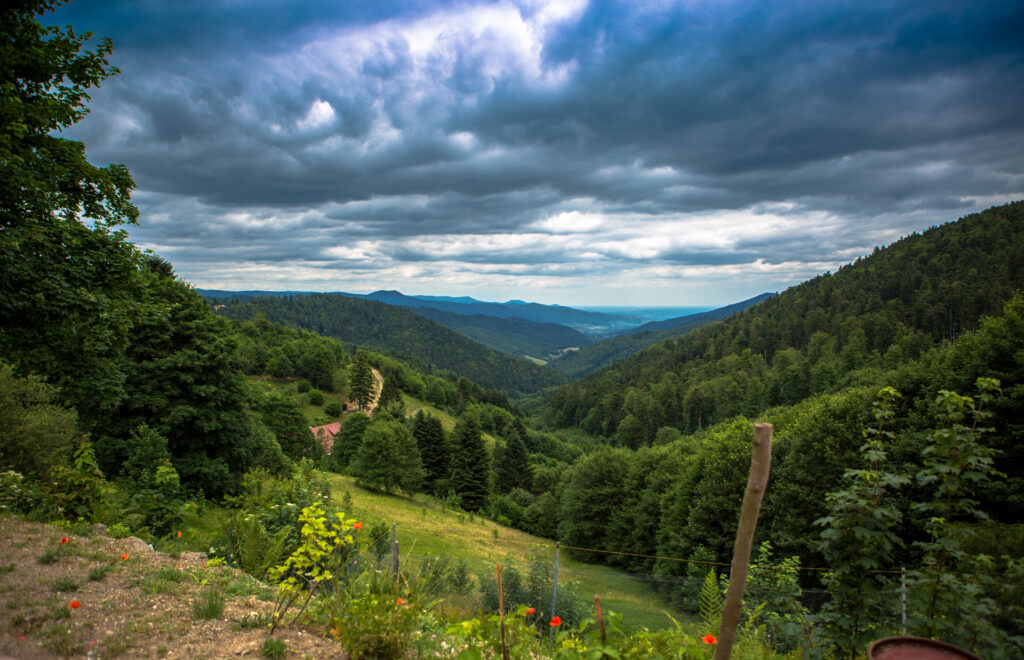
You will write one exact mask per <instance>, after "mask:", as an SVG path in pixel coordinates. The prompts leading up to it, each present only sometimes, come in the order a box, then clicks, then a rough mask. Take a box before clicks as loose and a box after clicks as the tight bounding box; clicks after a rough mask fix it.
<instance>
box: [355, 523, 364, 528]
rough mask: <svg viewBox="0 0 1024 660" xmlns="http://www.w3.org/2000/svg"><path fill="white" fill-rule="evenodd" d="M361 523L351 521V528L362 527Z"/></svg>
mask: <svg viewBox="0 0 1024 660" xmlns="http://www.w3.org/2000/svg"><path fill="white" fill-rule="evenodd" d="M362 528H363V523H352V529H362Z"/></svg>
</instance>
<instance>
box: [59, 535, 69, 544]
mask: <svg viewBox="0 0 1024 660" xmlns="http://www.w3.org/2000/svg"><path fill="white" fill-rule="evenodd" d="M70 540H71V539H69V538H68V537H66V536H62V537H60V544H61V545H64V544H65V543H67V542H68V541H70Z"/></svg>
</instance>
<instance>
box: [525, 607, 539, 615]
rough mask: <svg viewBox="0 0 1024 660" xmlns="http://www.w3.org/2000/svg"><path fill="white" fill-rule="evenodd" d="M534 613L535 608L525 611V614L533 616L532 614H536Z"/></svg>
mask: <svg viewBox="0 0 1024 660" xmlns="http://www.w3.org/2000/svg"><path fill="white" fill-rule="evenodd" d="M536 611H537V610H536V609H535V608H533V607H531V608H530V609H528V610H526V613H527V614H533V613H534V612H536Z"/></svg>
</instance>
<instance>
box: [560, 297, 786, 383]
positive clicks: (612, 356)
mask: <svg viewBox="0 0 1024 660" xmlns="http://www.w3.org/2000/svg"><path fill="white" fill-rule="evenodd" d="M772 295H774V294H771V293H762V294H761V295H759V296H755V297H753V298H750V299H749V300H744V301H742V302H738V303H734V304H732V305H727V306H725V307H720V308H718V309H713V310H711V311H708V312H701V313H699V314H690V315H688V316H679V317H676V318H673V319H665V320H664V321H651V322H649V323H644V324H643V325H641V326H638V327H636V328H632V329H630V330H626V331H624V332H621V333H619V334H618V335H616V336H615V337H612V338H610V339H605V340H604V341H600V342H597V343H595V344H591V345H590V346H585V347H583V348H581V349H580V350H579V351H573V352H571V353H566V354H565V355H563V356H562V357H560V358H558V359H557V360H554V361H552V362H551V363H550V365H551V366H552V367H553V368H555V369H558V370H559V371H561V372H562V373H564V374H566V375H568V376H572V377H573V378H579V377H581V376H585V375H587V374H589V373H592V372H594V371H597V370H598V369H601V368H602V367H605V366H607V365H609V364H611V363H613V362H616V361H617V360H622V359H624V358H627V357H629V356H630V355H633V354H634V353H636V352H638V351H641V350H643V349H644V348H646V347H647V346H650V345H652V344H656V343H658V342H660V341H664V340H666V339H671V338H672V337H678V336H679V335H683V334H686V333H687V332H690V331H691V330H694V329H696V328H699V327H700V326H702V325H705V324H707V323H711V322H712V321H718V320H720V319H724V318H727V317H729V316H732V315H733V314H735V313H737V312H741V311H743V310H744V309H746V308H748V307H750V306H752V305H756V304H757V303H759V302H761V301H762V300H765V299H767V298H770V297H771V296H772Z"/></svg>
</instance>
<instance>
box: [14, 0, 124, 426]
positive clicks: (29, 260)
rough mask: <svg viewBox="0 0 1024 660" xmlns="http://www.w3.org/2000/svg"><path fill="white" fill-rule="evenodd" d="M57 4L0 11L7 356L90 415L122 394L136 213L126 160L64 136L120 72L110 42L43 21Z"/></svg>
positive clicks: (25, 5)
mask: <svg viewBox="0 0 1024 660" xmlns="http://www.w3.org/2000/svg"><path fill="white" fill-rule="evenodd" d="M53 6H54V3H52V2H46V1H44V0H36V1H28V2H20V3H17V4H10V3H8V4H7V5H5V7H4V9H3V10H0V12H2V13H0V79H2V80H3V81H4V83H3V85H2V86H0V107H2V108H3V112H2V113H0V162H2V163H3V164H4V167H3V169H4V175H3V177H2V178H0V228H2V230H0V356H3V357H4V358H5V359H7V360H9V361H10V362H11V363H12V364H13V365H14V366H15V369H16V371H17V373H19V375H25V374H27V373H33V372H34V373H39V374H46V377H47V380H48V381H49V382H50V383H51V384H52V385H54V386H56V387H57V388H58V390H59V391H60V394H61V401H62V402H63V403H66V404H71V405H73V406H74V407H75V408H76V409H77V410H78V412H79V415H80V417H82V418H86V419H91V418H92V416H93V415H94V414H96V413H98V412H100V411H103V410H107V409H110V408H111V407H113V406H115V405H117V404H118V402H119V401H120V400H121V398H122V397H123V395H124V377H125V372H124V359H123V352H124V350H125V349H126V348H127V346H128V342H129V339H130V337H131V334H130V331H131V326H132V322H133V318H135V315H136V309H135V307H136V301H135V289H136V285H135V281H136V280H135V277H134V270H135V268H136V265H137V264H138V261H139V254H138V252H137V251H136V250H135V248H134V247H133V246H132V245H131V244H129V243H127V242H126V240H125V238H126V236H125V234H124V232H121V231H116V230H114V228H115V227H117V226H118V225H120V224H125V223H127V224H134V223H135V220H136V218H137V216H138V210H137V209H136V208H135V207H134V206H133V205H132V204H131V202H130V201H129V200H130V196H131V191H132V189H133V188H134V183H133V181H132V178H131V176H130V175H129V173H128V170H127V169H126V168H125V167H124V166H123V165H109V166H107V167H103V168H100V167H96V166H94V165H92V164H91V163H89V162H88V160H86V157H85V147H84V145H83V144H82V143H81V142H77V141H74V140H68V139H65V138H62V137H58V136H59V135H60V134H61V132H62V131H63V130H65V129H68V128H70V127H71V126H73V125H74V124H75V123H77V122H78V121H79V120H80V119H82V117H84V116H85V114H86V112H87V110H86V108H85V105H84V104H85V101H86V100H88V94H89V90H90V89H91V88H93V87H96V86H97V85H99V84H100V83H101V82H102V81H103V80H104V79H106V78H107V77H109V76H111V75H114V74H116V73H117V69H116V68H115V67H112V66H110V65H109V64H108V62H107V57H108V56H109V55H110V53H111V51H112V49H113V45H112V43H111V41H110V40H109V39H102V40H100V42H99V44H98V46H97V47H96V48H95V49H94V50H87V49H86V47H87V45H88V41H89V40H90V39H91V37H92V34H91V33H84V34H81V35H78V34H75V32H74V30H73V29H72V28H71V27H70V26H68V27H65V28H57V27H43V26H42V25H40V23H39V22H38V21H37V20H36V15H39V16H41V15H43V14H45V13H46V12H47V11H48V10H50V9H52V8H53ZM80 218H86V219H88V222H82V221H80Z"/></svg>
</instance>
